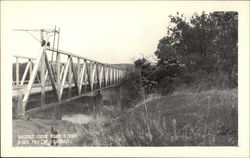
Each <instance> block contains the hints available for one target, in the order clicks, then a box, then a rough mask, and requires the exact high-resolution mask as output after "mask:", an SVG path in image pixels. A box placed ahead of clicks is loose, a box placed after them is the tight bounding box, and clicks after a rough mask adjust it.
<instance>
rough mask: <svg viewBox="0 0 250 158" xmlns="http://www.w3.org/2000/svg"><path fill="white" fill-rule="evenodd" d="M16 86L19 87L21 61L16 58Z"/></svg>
mask: <svg viewBox="0 0 250 158" xmlns="http://www.w3.org/2000/svg"><path fill="white" fill-rule="evenodd" d="M16 85H17V86H19V61H18V57H16Z"/></svg>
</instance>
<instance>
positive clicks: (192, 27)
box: [123, 11, 238, 95]
mask: <svg viewBox="0 0 250 158" xmlns="http://www.w3.org/2000/svg"><path fill="white" fill-rule="evenodd" d="M169 18H170V25H169V26H168V27H167V30H166V32H167V35H166V36H165V37H163V38H162V39H160V40H159V42H158V46H157V50H156V51H155V52H154V55H155V56H156V58H157V62H156V63H152V62H150V61H149V60H147V59H146V58H144V57H143V58H139V59H137V60H135V61H134V66H135V69H133V70H130V71H128V74H127V75H126V76H125V78H124V80H123V83H125V84H124V85H129V87H130V88H128V89H133V88H135V89H138V88H137V87H138V86H140V85H141V86H142V87H143V89H144V90H145V92H146V93H160V94H168V93H171V92H173V91H174V90H175V89H176V88H178V87H183V88H194V89H196V90H198V91H199V90H206V89H212V88H216V89H227V88H235V87H237V86H238V13H237V12H222V11H220V12H211V13H205V12H202V13H201V14H197V13H194V14H193V15H192V17H191V18H189V19H187V18H186V16H185V15H184V14H180V13H178V12H177V13H176V15H169ZM132 76H133V77H132ZM139 79H140V80H141V82H140V81H139ZM137 80H138V81H137ZM129 82H131V83H132V84H131V83H130V84H128V83H129ZM139 82H140V83H141V84H138V83H139ZM133 86H134V87H133ZM139 93H140V92H139V91H138V95H139Z"/></svg>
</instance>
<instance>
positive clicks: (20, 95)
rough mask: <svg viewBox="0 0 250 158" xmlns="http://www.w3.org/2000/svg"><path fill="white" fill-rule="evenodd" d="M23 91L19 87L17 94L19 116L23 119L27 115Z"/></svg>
mask: <svg viewBox="0 0 250 158" xmlns="http://www.w3.org/2000/svg"><path fill="white" fill-rule="evenodd" d="M22 100H23V93H22V89H18V96H17V118H18V119H23V118H24V117H25V107H24V106H23V105H22Z"/></svg>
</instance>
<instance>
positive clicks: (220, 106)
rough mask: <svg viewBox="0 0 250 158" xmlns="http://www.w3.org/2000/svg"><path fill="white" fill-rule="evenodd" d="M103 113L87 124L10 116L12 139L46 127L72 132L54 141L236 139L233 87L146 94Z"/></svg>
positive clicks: (217, 142) (200, 142)
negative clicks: (128, 105)
mask: <svg viewBox="0 0 250 158" xmlns="http://www.w3.org/2000/svg"><path fill="white" fill-rule="evenodd" d="M145 104H146V109H145ZM67 107H68V108H70V107H71V108H72V109H75V107H74V106H72V105H68V106H67ZM67 111H68V110H67ZM77 111H80V109H78V110H77ZM117 113H119V115H118V114H117ZM86 115H87V114H86ZM103 115H104V117H103V118H105V119H106V120H99V119H95V120H92V121H91V122H89V123H87V124H76V123H71V122H68V121H55V120H51V119H48V120H44V119H37V118H31V119H30V120H28V121H23V120H14V121H13V129H14V130H13V132H14V133H13V136H14V137H13V141H14V142H13V145H14V146H16V145H17V142H16V140H17V138H16V137H17V135H19V134H20V135H22V134H49V133H51V127H54V128H55V130H57V131H58V133H59V134H64V133H75V134H77V138H76V139H72V140H70V143H69V144H62V145H60V146H237V145H238V97H237V89H234V90H209V91H202V92H199V93H194V92H192V91H186V92H176V93H174V94H172V95H168V96H157V95H151V96H148V97H147V98H146V99H145V100H144V101H142V102H140V103H138V104H137V105H136V106H135V107H134V108H131V109H129V110H127V111H126V112H124V111H122V110H121V109H120V110H117V108H111V107H110V106H105V107H104V109H103ZM34 146H35V145H34ZM48 146H50V145H48Z"/></svg>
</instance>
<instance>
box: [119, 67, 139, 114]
mask: <svg viewBox="0 0 250 158" xmlns="http://www.w3.org/2000/svg"><path fill="white" fill-rule="evenodd" d="M141 98H142V81H141V74H140V71H138V70H136V69H133V70H128V71H127V73H126V74H125V76H124V78H123V79H122V81H121V106H122V110H124V109H128V108H131V107H133V106H134V105H135V104H136V103H137V102H139V101H140V100H141Z"/></svg>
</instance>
